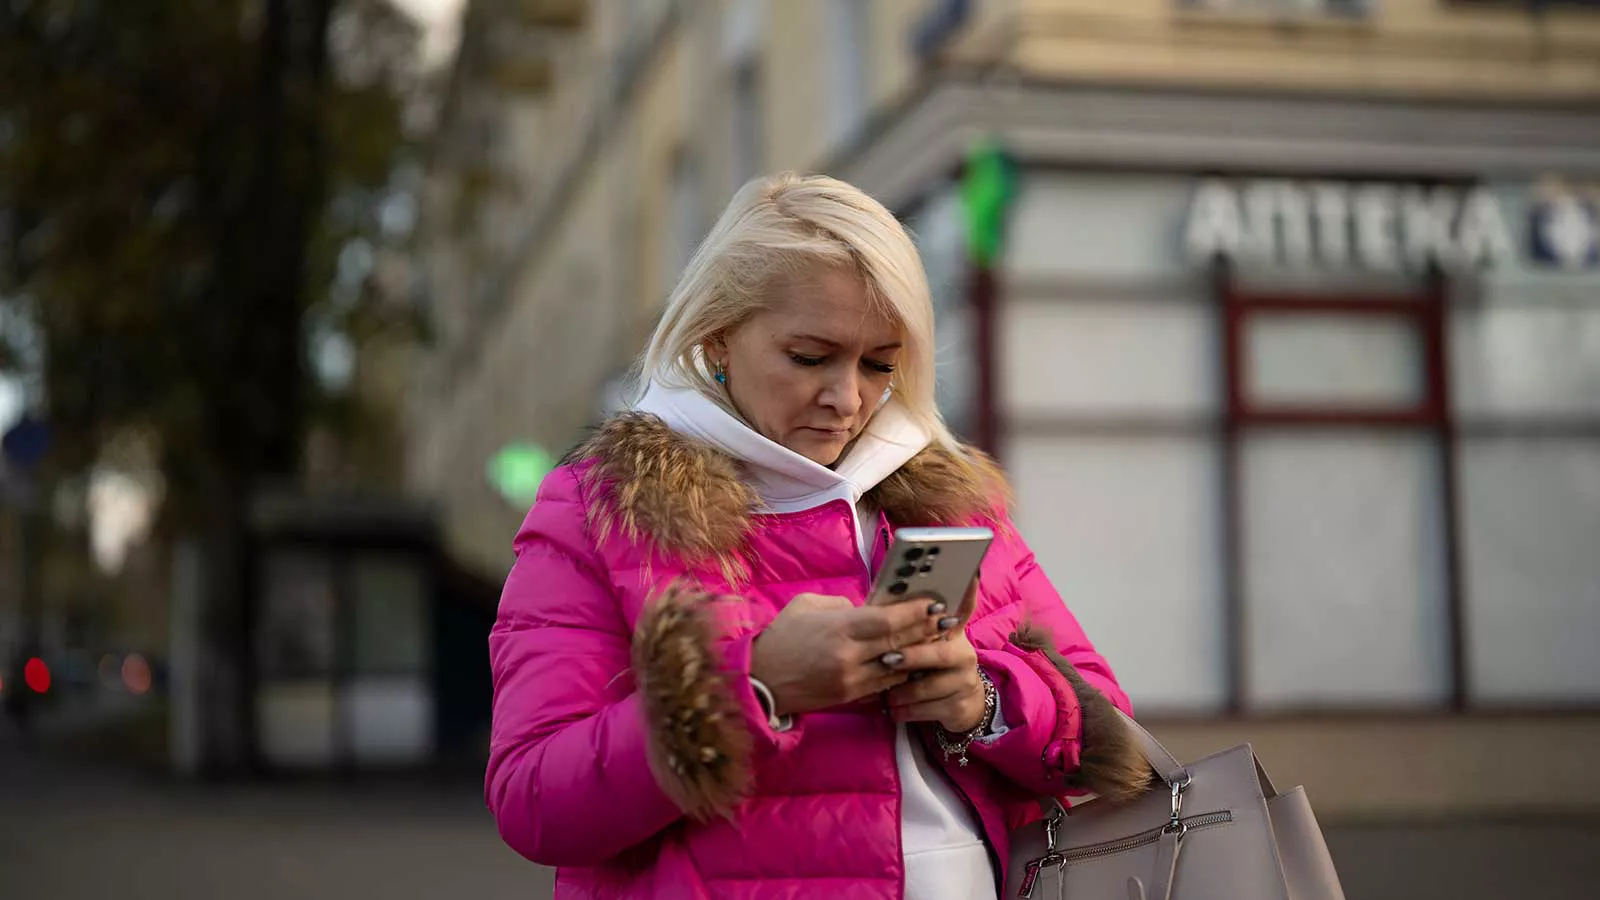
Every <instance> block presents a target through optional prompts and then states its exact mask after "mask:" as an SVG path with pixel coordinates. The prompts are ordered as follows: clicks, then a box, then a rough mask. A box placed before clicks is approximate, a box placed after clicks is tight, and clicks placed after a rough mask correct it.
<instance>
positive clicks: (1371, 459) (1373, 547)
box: [1223, 284, 1457, 712]
mask: <svg viewBox="0 0 1600 900" xmlns="http://www.w3.org/2000/svg"><path fill="white" fill-rule="evenodd" d="M1223 306H1224V318H1225V325H1224V328H1223V331H1224V367H1225V369H1226V383H1227V393H1228V402H1227V420H1228V423H1229V426H1228V431H1229V440H1228V444H1227V453H1228V454H1229V460H1230V461H1229V466H1228V470H1229V471H1230V472H1231V473H1232V482H1233V487H1232V491H1233V492H1234V496H1233V497H1232V499H1231V501H1230V510H1231V516H1230V517H1231V519H1232V521H1231V522H1230V523H1229V524H1228V526H1227V527H1228V528H1229V529H1230V530H1231V533H1232V534H1234V535H1236V539H1237V541H1238V552H1237V553H1236V554H1235V563H1234V565H1235V570H1234V572H1233V583H1234V586H1235V590H1236V593H1237V600H1236V604H1237V605H1236V607H1235V612H1234V617H1235V619H1234V620H1235V629H1234V630H1235V638H1236V640H1237V641H1238V646H1237V647H1236V649H1235V652H1236V653H1238V654H1239V666H1240V669H1239V672H1240V678H1239V684H1238V685H1237V687H1238V689H1239V691H1240V697H1239V700H1240V702H1241V704H1242V707H1243V708H1244V709H1247V710H1250V711H1255V712H1270V711H1298V710H1304V709H1328V708H1381V707H1413V708H1415V707H1440V706H1445V705H1448V704H1449V703H1451V702H1452V701H1453V700H1454V698H1455V697H1456V691H1457V685H1456V684H1455V677H1456V672H1457V668H1456V666H1457V660H1456V657H1455V652H1456V648H1455V643H1454V638H1453V635H1454V633H1455V632H1454V628H1455V624H1456V623H1455V621H1454V616H1455V614H1456V613H1455V609H1454V606H1453V602H1454V597H1455V596H1456V594H1455V591H1456V588H1455V585H1454V572H1453V571H1452V569H1451V567H1450V559H1449V556H1448V552H1447V549H1448V546H1449V544H1448V542H1449V540H1450V539H1451V528H1450V525H1451V524H1452V523H1451V522H1450V521H1449V515H1450V509H1451V501H1450V499H1449V497H1448V493H1449V489H1450V486H1449V484H1448V477H1449V476H1448V468H1447V465H1446V462H1447V454H1448V452H1449V446H1448V443H1447V438H1446V432H1445V427H1444V425H1445V402H1444V391H1445V381H1444V374H1443V372H1442V358H1443V357H1442V342H1443V335H1442V331H1443V328H1442V321H1443V314H1444V300H1443V288H1442V287H1439V288H1436V289H1435V288H1429V289H1423V290H1418V291H1416V292H1414V293H1405V294H1394V295H1372V294H1357V295H1351V296H1338V297H1335V296H1329V295H1326V294H1318V293H1317V292H1315V291H1306V292H1304V293H1296V294H1292V295H1291V294H1282V293H1255V292H1251V291H1250V290H1249V289H1248V288H1245V287H1241V286H1239V285H1238V284H1229V285H1227V286H1226V287H1225V288H1224V291H1223Z"/></svg>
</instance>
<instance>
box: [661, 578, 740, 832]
mask: <svg viewBox="0 0 1600 900" xmlns="http://www.w3.org/2000/svg"><path fill="white" fill-rule="evenodd" d="M716 602H717V598H715V597H713V596H712V595H710V594H708V593H707V592H705V591H703V590H700V589H698V588H696V587H692V586H685V585H675V586H673V587H670V588H668V589H667V590H666V592H665V593H663V594H662V595H661V596H659V597H657V598H656V599H655V600H654V601H652V602H651V603H650V604H649V605H648V606H646V608H645V610H644V612H643V613H641V614H640V616H639V622H638V625H637V626H636V627H635V629H634V633H633V669H634V673H635V677H636V679H637V682H638V686H639V695H640V697H641V698H642V700H643V703H644V711H645V717H646V719H645V726H646V729H647V732H648V734H649V744H650V746H649V750H650V769H651V771H652V772H653V773H654V774H655V777H656V783H657V784H659V785H660V786H661V788H662V790H663V791H665V792H666V794H667V796H669V797H671V798H672V800H673V802H675V803H677V804H678V807H679V808H680V809H682V810H683V811H684V812H685V813H686V814H688V815H689V816H691V817H693V818H696V819H700V820H704V819H708V818H710V817H711V816H713V815H726V814H728V813H729V812H731V811H732V809H733V808H734V807H735V806H736V805H738V803H739V801H740V800H741V799H743V797H744V796H745V794H746V793H747V792H748V790H749V787H750V781H751V772H750V753H751V738H750V733H749V731H748V729H747V728H746V726H745V723H744V721H743V718H742V716H741V715H740V713H739V704H738V700H737V699H736V697H735V696H734V693H733V691H732V689H731V688H730V687H729V685H728V681H727V676H726V675H725V673H723V672H722V671H721V666H720V662H721V660H720V659H719V657H718V655H717V652H716V649H715V647H716V640H717V633H718V632H717V627H716V621H715V615H714V610H713V605H714V604H715V603H716Z"/></svg>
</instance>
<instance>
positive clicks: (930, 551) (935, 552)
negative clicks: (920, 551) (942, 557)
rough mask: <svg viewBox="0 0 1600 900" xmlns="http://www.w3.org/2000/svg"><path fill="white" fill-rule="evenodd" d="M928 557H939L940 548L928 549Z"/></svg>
mask: <svg viewBox="0 0 1600 900" xmlns="http://www.w3.org/2000/svg"><path fill="white" fill-rule="evenodd" d="M928 555H929V556H938V555H939V548H938V547H929V548H928Z"/></svg>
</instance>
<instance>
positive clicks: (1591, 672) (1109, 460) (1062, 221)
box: [844, 85, 1600, 720]
mask: <svg viewBox="0 0 1600 900" xmlns="http://www.w3.org/2000/svg"><path fill="white" fill-rule="evenodd" d="M984 90H985V89H984V88H981V87H971V86H961V85H951V86H947V88H946V89H943V90H942V91H941V90H936V91H933V92H932V93H931V94H930V97H929V98H928V99H927V100H926V101H924V103H923V105H922V107H921V108H918V109H913V110H911V111H909V112H907V113H906V114H905V115H904V116H903V118H902V120H901V121H899V122H897V123H894V124H893V125H891V127H889V128H887V129H886V130H885V132H884V133H883V134H882V135H881V136H880V137H879V139H878V141H877V142H876V143H875V144H874V145H873V146H871V147H869V148H868V149H867V150H866V151H864V153H863V155H862V157H861V158H860V159H859V160H857V161H856V162H855V163H854V164H853V166H852V168H851V169H850V170H848V171H846V172H845V173H844V174H845V175H846V177H852V178H855V179H857V180H858V183H863V184H864V185H866V186H867V187H868V189H869V190H875V191H876V192H877V193H878V194H879V196H882V197H885V199H886V200H887V201H888V202H890V203H892V204H896V205H897V206H898V207H899V208H900V209H901V210H902V211H903V212H904V214H905V215H906V218H907V221H908V224H910V225H911V227H912V228H913V229H914V231H915V233H916V234H917V236H918V239H919V241H920V242H921V246H922V249H923V252H924V255H925V260H926V263H927V265H928V268H929V273H930V278H931V281H932V283H933V286H934V289H935V295H936V303H937V304H938V305H939V307H940V312H939V323H940V335H939V345H940V347H941V350H942V352H943V354H944V355H943V357H942V363H941V365H942V369H941V391H942V394H941V402H942V403H943V404H944V405H945V407H946V412H947V415H948V416H949V418H950V419H951V421H952V423H953V424H954V425H956V426H957V427H958V428H959V429H960V430H962V431H963V433H965V434H968V435H977V434H988V435H991V436H992V437H991V439H990V444H991V449H992V450H994V451H995V452H997V453H998V454H999V456H1000V457H1001V459H1002V462H1003V463H1004V464H1005V465H1006V467H1007V468H1008V470H1009V471H1010V473H1011V475H1012V477H1013V480H1014V482H1015V487H1016V490H1017V493H1018V495H1019V498H1020V499H1019V509H1018V512H1019V523H1020V525H1021V526H1022V530H1023V532H1024V533H1025V534H1027V535H1028V536H1029V539H1030V541H1031V543H1032V544H1033V546H1034V549H1035V550H1036V552H1037V555H1038V557H1039V559H1040V561H1041V563H1042V564H1043V565H1044V566H1045V568H1046V569H1047V570H1048V571H1049V572H1050V574H1051V576H1052V578H1053V579H1054V580H1056V581H1057V583H1058V584H1061V585H1062V586H1063V591H1064V593H1065V594H1067V595H1068V596H1070V597H1071V598H1072V601H1071V602H1072V605H1073V607H1074V609H1075V611H1076V612H1077V613H1078V614H1079V616H1080V618H1082V619H1083V620H1084V624H1085V626H1086V627H1087V628H1088V630H1089V633H1090V634H1092V635H1094V636H1095V637H1096V640H1097V643H1099V644H1100V645H1101V646H1102V648H1103V649H1104V650H1105V651H1106V652H1107V653H1108V655H1109V656H1110V657H1111V658H1112V659H1114V660H1117V661H1118V664H1119V665H1118V668H1119V671H1120V672H1122V673H1124V675H1123V677H1124V680H1125V681H1126V682H1127V686H1128V687H1129V689H1130V692H1131V693H1132V694H1133V695H1134V696H1135V697H1138V698H1140V700H1141V702H1142V710H1143V711H1144V712H1146V713H1150V714H1152V715H1157V716H1160V717H1164V718H1171V719H1184V718H1198V719H1215V717H1216V716H1218V715H1219V714H1220V715H1227V716H1245V717H1249V718H1251V719H1254V720H1262V719H1285V718H1293V717H1296V716H1303V715H1305V714H1315V715H1326V714H1339V715H1352V714H1353V715H1370V714H1378V715H1389V714H1393V713H1417V714H1423V715H1433V714H1449V713H1455V712H1472V713H1478V712H1485V711H1494V712H1497V713H1499V712H1506V711H1518V712H1521V713H1537V712H1539V711H1549V710H1554V709H1563V710H1567V709H1572V708H1579V709H1588V710H1597V709H1600V654H1596V653H1594V652H1593V651H1592V649H1591V646H1590V644H1591V638H1590V636H1593V635H1596V634H1600V554H1597V553H1595V552H1594V551H1595V548H1596V547H1600V156H1597V153H1596V151H1597V148H1600V141H1590V142H1587V143H1584V142H1585V141H1586V140H1587V138H1584V137H1582V136H1583V135H1586V134H1589V133H1590V132H1593V131H1594V130H1595V123H1593V122H1590V121H1587V120H1582V121H1569V120H1568V119H1566V118H1561V117H1559V116H1556V115H1555V114H1552V115H1551V117H1550V119H1549V121H1545V120H1542V119H1541V120H1538V121H1533V120H1529V121H1523V122H1507V121H1502V120H1500V119H1496V118H1494V117H1493V116H1490V117H1488V118H1483V115H1482V114H1469V113H1466V112H1462V111H1460V110H1455V111H1445V110H1427V109H1410V108H1403V107H1392V108H1391V107H1379V106H1374V105H1370V104H1356V103H1339V102H1338V101H1317V102H1311V101H1306V102H1294V103H1290V102H1287V101H1285V102H1281V103H1278V104H1277V105H1276V106H1274V105H1273V104H1272V103H1271V102H1268V101H1260V102H1259V103H1256V104H1255V105H1254V106H1252V105H1251V103H1247V102H1244V101H1226V102H1225V101H1217V100H1206V99H1204V98H1195V97H1182V98H1159V97H1149V98H1143V99H1141V98H1139V97H1136V96H1128V95H1118V96H1116V97H1115V98H1114V100H1115V103H1112V102H1111V101H1110V100H1108V99H1107V98H1089V100H1087V101H1085V100H1084V98H1083V97H1082V96H1081V94H1082V92H1077V93H1073V92H1067V91H1061V90H1056V91H1054V92H1050V91H1042V90H1041V92H1039V93H1038V95H1037V96H1034V95H1030V94H1028V92H1027V90H1026V89H1024V90H1023V91H1022V92H1021V93H1020V94H1019V93H1016V92H1013V93H1011V94H1008V95H1007V98H1008V99H1007V100H1006V102H999V101H992V100H986V99H985V95H984ZM963 92H965V93H963ZM1140 103H1143V104H1145V106H1144V107H1140V106H1139V104H1140ZM1317 103H1323V104H1324V105H1329V106H1330V107H1337V108H1336V109H1331V108H1330V109H1324V110H1319V109H1316V108H1315V107H1316V106H1317ZM1107 110H1114V111H1116V112H1115V113H1114V115H1116V116H1120V118H1118V119H1116V120H1115V121H1107V120H1106V116H1107V115H1110V114H1108V113H1107ZM1473 115H1479V119H1477V120H1473V119H1472V116H1473ZM1496 115H1500V116H1504V115H1506V114H1505V113H1498V114H1496ZM1096 117H1099V118H1100V121H1096ZM1463 117H1465V119H1463ZM959 121H965V122H967V123H968V127H966V128H965V129H963V128H961V127H954V126H953V125H952V123H954V122H959ZM1330 121H1332V122H1339V123H1342V124H1341V126H1340V127H1341V128H1343V129H1344V130H1345V131H1347V132H1348V134H1345V133H1337V132H1334V131H1330V129H1329V127H1328V126H1327V125H1326V123H1327V122H1330ZM1042 122H1048V123H1050V124H1049V127H1045V126H1043V125H1041V124H1040V123H1042ZM1430 123H1434V124H1436V125H1437V126H1438V129H1439V131H1438V133H1437V135H1436V136H1435V139H1434V141H1433V143H1432V144H1430V143H1429V142H1428V141H1426V140H1418V139H1417V138H1416V137H1415V135H1416V134H1417V133H1418V130H1419V129H1425V128H1428V127H1429V126H1430ZM1139 128H1146V129H1151V132H1150V133H1148V134H1139V133H1138V132H1137V131H1136V129H1139ZM974 134H986V135H990V136H992V137H993V138H994V139H996V140H998V141H999V143H1000V144H1001V145H1002V146H1004V147H1006V148H1007V150H1008V151H1009V152H1010V153H1011V154H1012V156H1013V158H1014V159H1015V160H1016V162H1017V169H1016V177H1015V190H1014V192H1013V196H1012V200H1011V203H1010V205H1009V209H1008V212H1007V216H1006V220H1007V228H1006V240H1005V246H1004V251H1003V253H1002V255H1001V257H1000V259H999V260H998V261H997V263H996V264H995V269H996V276H997V277H996V278H995V279H994V286H993V288H992V294H993V296H990V297H984V296H982V293H983V292H982V290H977V289H975V281H976V280H975V279H974V277H973V272H972V269H971V267H970V265H969V260H968V257H967V253H966V248H965V246H964V237H963V235H964V228H965V224H964V223H965V222H966V221H967V216H966V215H965V213H964V212H963V208H962V199H961V197H962V192H961V189H960V184H959V182H958V181H955V180H952V179H951V177H950V174H949V173H950V172H951V171H953V170H956V169H958V168H959V161H960V160H961V158H962V157H963V154H964V152H965V147H967V146H970V142H971V139H972V135H974ZM1516 134H1522V135H1528V134H1538V135H1541V136H1542V137H1543V139H1544V140H1546V141H1547V142H1548V143H1546V144H1544V145H1528V144H1523V145H1517V144H1516V143H1515V142H1514V141H1512V140H1511V138H1510V137H1505V140H1506V143H1505V144H1504V145H1500V144H1494V143H1493V141H1494V140H1495V138H1496V136H1513V135H1516ZM1593 136H1595V137H1597V138H1600V134H1596V135H1593ZM1563 139H1565V140H1566V141H1567V143H1562V141H1563ZM1119 141H1120V142H1121V143H1118V142H1119ZM1474 142H1476V143H1474ZM951 159H954V160H956V164H954V165H952V163H951V162H950V160H951ZM1141 159H1143V160H1146V164H1143V165H1141V164H1140V160H1141ZM1540 162H1545V163H1552V164H1557V163H1558V164H1561V165H1560V166H1559V167H1552V168H1539V169H1530V168H1527V165H1528V164H1532V163H1540ZM1517 163H1521V164H1522V167H1521V168H1519V167H1518V166H1517ZM919 173H920V174H921V175H922V176H923V177H921V178H920V180H919Z"/></svg>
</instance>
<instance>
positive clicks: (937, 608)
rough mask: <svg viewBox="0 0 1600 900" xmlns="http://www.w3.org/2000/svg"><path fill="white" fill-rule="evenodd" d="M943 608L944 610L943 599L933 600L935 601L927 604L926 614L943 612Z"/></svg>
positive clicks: (931, 614)
mask: <svg viewBox="0 0 1600 900" xmlns="http://www.w3.org/2000/svg"><path fill="white" fill-rule="evenodd" d="M944 610H945V605H944V601H943V600H935V601H933V603H932V604H930V605H929V606H928V615H930V616H937V615H938V614H940V613H942V612H944Z"/></svg>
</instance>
